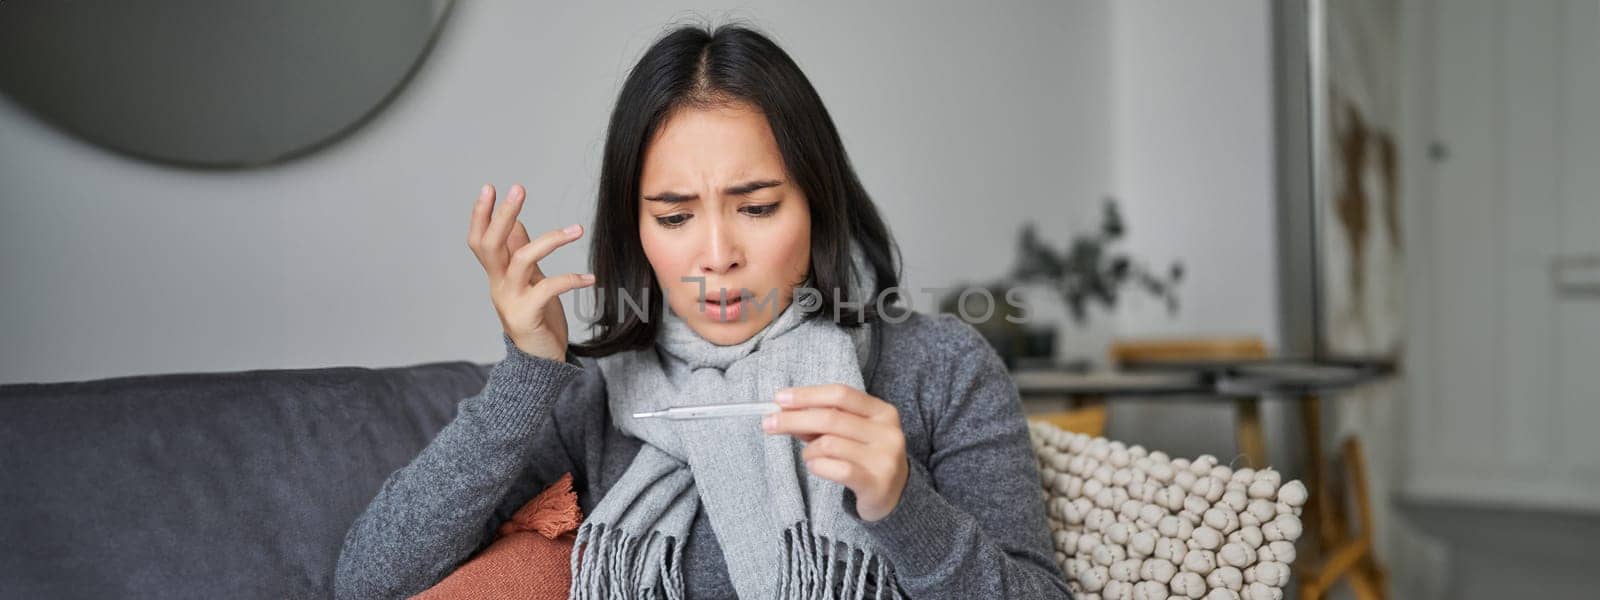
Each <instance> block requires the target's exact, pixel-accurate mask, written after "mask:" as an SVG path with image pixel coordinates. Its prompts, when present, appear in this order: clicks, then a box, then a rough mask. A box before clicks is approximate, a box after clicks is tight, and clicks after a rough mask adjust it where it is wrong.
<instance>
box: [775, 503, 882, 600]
mask: <svg viewBox="0 0 1600 600" xmlns="http://www.w3.org/2000/svg"><path fill="white" fill-rule="evenodd" d="M783 555H784V561H783V562H784V569H783V581H782V582H781V583H780V584H779V587H778V597H779V598H784V599H793V598H799V599H807V600H811V599H815V600H865V599H867V598H872V599H873V600H885V599H891V600H898V599H899V598H900V590H899V588H897V587H896V586H895V585H894V573H893V571H892V570H891V569H890V568H889V563H888V561H886V560H884V559H883V557H881V556H878V555H876V554H874V553H872V552H870V551H868V550H867V549H864V548H856V547H852V546H850V545H848V544H846V543H844V542H837V541H834V540H830V539H828V538H827V537H825V536H822V535H819V534H817V533H816V532H815V531H813V530H812V528H811V523H810V522H809V521H799V522H796V523H795V524H793V525H790V526H789V527H787V528H785V529H784V530H783ZM869 573H870V575H869ZM869 594H870V596H869Z"/></svg>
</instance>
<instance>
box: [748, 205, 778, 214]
mask: <svg viewBox="0 0 1600 600" xmlns="http://www.w3.org/2000/svg"><path fill="white" fill-rule="evenodd" d="M744 208H745V214H748V215H750V216H752V217H765V216H770V215H771V214H772V213H773V212H774V211H776V210H778V203H777V202H773V203H772V204H757V205H754V206H746V207H744Z"/></svg>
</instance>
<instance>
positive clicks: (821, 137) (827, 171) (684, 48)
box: [571, 24, 902, 356]
mask: <svg viewBox="0 0 1600 600" xmlns="http://www.w3.org/2000/svg"><path fill="white" fill-rule="evenodd" d="M733 103H746V104H749V105H751V106H754V107H756V108H758V109H760V110H761V112H762V113H763V114H765V115H766V117H767V124H768V125H769V126H770V127H771V128H772V134H773V137H775V138H776V139H777V142H778V150H779V151H780V152H781V154H782V156H783V162H784V166H785V168H786V169H787V170H788V172H789V176H790V177H792V178H793V179H794V180H795V182H796V183H798V185H799V186H800V190H801V191H802V192H803V193H805V196H806V201H807V204H808V205H809V206H810V209H811V267H810V271H809V273H808V276H809V277H810V278H811V279H810V280H811V282H812V283H811V286H812V287H813V288H815V289H816V290H819V291H821V292H822V294H821V295H820V300H821V301H822V303H821V305H820V307H819V308H818V309H816V310H815V311H814V312H812V313H811V314H810V315H809V317H810V318H818V317H822V316H827V317H828V318H833V317H834V316H835V315H837V316H838V317H839V318H838V320H837V322H838V323H839V324H840V325H841V326H845V327H854V326H857V325H859V324H860V323H861V322H864V321H873V320H876V319H878V318H879V315H878V302H876V301H877V300H878V299H879V298H880V294H881V298H882V300H883V302H882V304H883V306H891V305H894V304H895V303H898V302H899V300H900V299H901V297H902V295H901V294H900V293H899V290H898V289H891V288H898V287H899V285H900V257H899V249H898V247H897V246H896V245H895V242H894V239H893V238H892V237H891V236H890V234H889V229H888V227H887V226H885V225H884V223H883V219H882V217H880V216H879V215H878V209H877V207H876V206H874V205H873V203H872V198H871V197H869V196H868V195H867V191H866V189H865V188H864V187H862V185H861V180H860V179H859V178H857V177H856V173H855V170H854V169H853V168H851V166H850V159H849V156H848V155H846V154H845V151H844V144H843V142H841V141H840V139H839V132H838V130H837V129H836V128H835V127H834V125H833V118H832V117H830V116H828V110H827V109H826V108H825V107H823V105H822V98H821V97H820V96H818V95H817V91H816V89H815V88H813V87H811V82H810V81H809V80H807V79H806V76H805V74H804V73H802V72H800V67H799V66H798V65H796V64H795V63H794V61H793V60H792V59H790V58H789V55H788V54H786V53H785V52H784V51H783V49H781V48H779V47H778V45H777V44H774V43H773V42H772V40H770V39H768V38H767V37H766V36H764V35H762V34H761V33H759V32H756V31H754V30H752V29H750V28H748V27H745V26H743V25H732V24H730V25H722V26H718V27H716V28H715V29H714V30H713V29H711V28H710V26H694V25H685V26H681V27H678V28H676V29H674V30H672V31H670V32H668V33H667V34H666V35H665V36H662V38H661V39H659V40H657V41H656V43H655V44H653V45H651V46H650V48H649V49H648V50H646V51H645V53H644V56H643V57H641V58H640V59H639V62H638V63H637V64H635V65H634V67H633V70H632V71H631V72H629V73H628V78H627V81H625V82H624V83H623V84H622V90H621V92H619V93H618V94H617V105H616V108H615V109H614V110H612V112H611V123H610V126H609V127H608V128H607V130H606V145H605V152H604V158H603V162H602V163H601V166H600V194H599V201H598V202H597V204H596V206H595V214H594V226H593V227H592V228H591V231H592V232H593V237H592V238H591V242H590V246H589V268H590V270H591V271H592V272H593V273H594V275H595V284H594V286H593V288H592V289H593V293H594V294H595V296H594V298H595V305H596V306H597V307H598V311H597V315H598V318H597V320H596V321H595V322H593V323H592V324H591V325H590V328H591V330H593V331H595V335H594V337H593V338H592V339H591V340H590V341H588V342H586V343H583V344H574V345H572V347H571V351H572V353H573V354H575V355H578V356H605V355H609V354H612V353H615V352H621V351H625V350H633V349H638V348H644V347H648V346H649V345H650V344H652V343H654V342H655V337H656V329H657V326H658V324H659V323H660V319H659V318H658V317H659V316H660V315H661V312H660V311H661V310H664V306H663V304H662V302H661V299H662V298H663V295H662V291H661V289H660V288H659V286H658V284H657V282H656V280H655V276H654V273H653V272H652V271H651V268H650V262H649V260H648V259H646V257H645V253H644V247H643V245H642V244H641V243H640V241H639V202H640V197H639V195H640V191H639V177H640V173H641V171H642V169H643V164H644V156H645V150H646V145H647V144H649V142H650V140H651V139H652V138H653V137H654V134H655V132H656V129H657V128H658V127H659V126H660V125H661V123H662V121H663V120H664V119H666V118H667V117H669V116H671V115H672V114H673V112H674V111H676V110H678V109H680V108H710V107H716V106H724V105H729V104H733ZM852 240H853V241H854V242H855V243H856V244H857V246H858V247H859V248H860V250H861V252H862V255H863V257H864V258H865V259H866V260H865V263H866V265H867V268H870V269H872V274H873V278H874V280H875V283H874V289H872V290H867V292H868V295H867V296H866V297H865V298H849V297H846V298H844V299H843V300H844V302H842V303H837V304H836V300H837V299H836V297H835V293H839V294H848V293H849V292H847V291H845V290H849V289H850V287H849V286H848V285H847V284H848V283H849V282H851V281H854V279H853V278H854V277H855V267H854V266H853V265H852V261H851V259H850V252H849V248H850V242H851V241H852ZM836 290H837V292H836ZM619 293H626V294H629V295H630V298H632V299H633V300H634V301H635V302H638V303H639V304H640V306H639V308H642V309H643V310H644V311H645V314H644V315H641V314H639V313H640V311H639V310H636V309H634V308H633V307H632V306H629V307H627V308H624V306H623V305H622V303H621V302H619V298H618V297H617V295H618V294H619ZM646 299H648V301H647V302H646V301H644V300H646ZM856 303H864V304H862V305H861V306H862V308H859V309H858V308H855V306H854V305H855V304H856ZM642 317H643V318H642Z"/></svg>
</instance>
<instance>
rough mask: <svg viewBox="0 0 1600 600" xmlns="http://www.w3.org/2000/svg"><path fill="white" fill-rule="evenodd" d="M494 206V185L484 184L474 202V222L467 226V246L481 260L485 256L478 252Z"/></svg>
mask: <svg viewBox="0 0 1600 600" xmlns="http://www.w3.org/2000/svg"><path fill="white" fill-rule="evenodd" d="M493 208H494V186H492V185H489V184H484V185H483V189H480V190H478V201H477V202H474V203H473V204H472V222H471V223H470V226H469V227H468V228H467V247H468V248H471V249H472V253H473V254H476V255H478V260H480V261H482V260H483V256H482V255H481V254H478V249H479V248H480V247H482V245H483V232H484V231H487V230H488V229H489V212H490V211H491V210H492V209H493Z"/></svg>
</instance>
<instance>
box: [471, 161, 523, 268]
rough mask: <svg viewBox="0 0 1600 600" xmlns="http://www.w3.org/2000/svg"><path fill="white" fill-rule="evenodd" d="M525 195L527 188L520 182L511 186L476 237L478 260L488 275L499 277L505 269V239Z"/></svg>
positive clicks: (513, 223) (506, 258)
mask: <svg viewBox="0 0 1600 600" xmlns="http://www.w3.org/2000/svg"><path fill="white" fill-rule="evenodd" d="M526 196H527V190H525V189H523V187H522V186H521V185H520V184H518V185H513V186H511V191H510V192H509V193H507V194H506V199H505V201H504V202H501V203H500V206H498V207H495V208H494V211H493V212H492V213H491V215H490V217H489V224H488V225H487V226H485V227H484V230H483V235H482V237H480V238H479V239H478V247H477V250H478V260H479V262H482V263H483V266H484V267H485V268H487V269H489V275H490V277H499V276H500V274H502V273H504V272H505V270H506V261H507V260H508V259H509V251H507V250H506V240H507V238H508V237H509V235H510V233H511V228H512V227H513V226H514V225H515V224H516V222H517V213H519V212H521V211H522V202H523V200H524V199H525V197H526Z"/></svg>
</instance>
